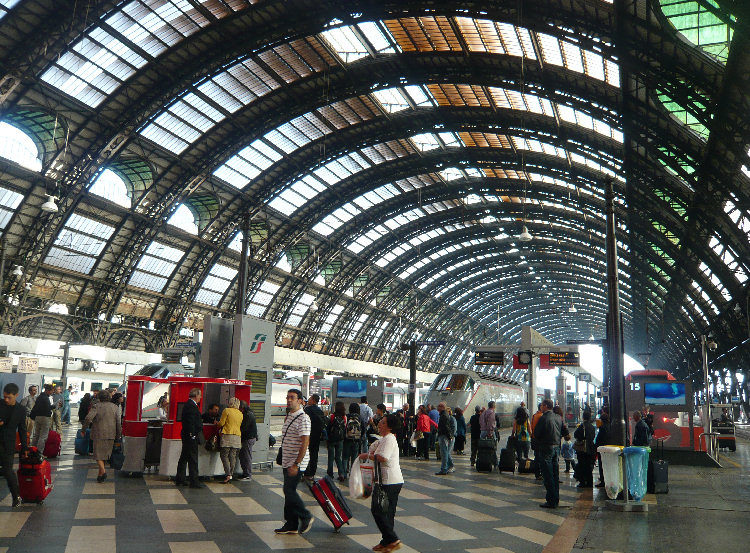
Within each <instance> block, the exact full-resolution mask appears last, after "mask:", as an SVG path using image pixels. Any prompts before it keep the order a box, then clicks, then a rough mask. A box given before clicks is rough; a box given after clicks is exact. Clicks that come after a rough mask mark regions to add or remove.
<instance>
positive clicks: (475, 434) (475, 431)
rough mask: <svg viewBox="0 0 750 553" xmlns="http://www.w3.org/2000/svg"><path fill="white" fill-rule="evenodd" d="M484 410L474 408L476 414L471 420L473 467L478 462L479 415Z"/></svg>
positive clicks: (477, 407)
mask: <svg viewBox="0 0 750 553" xmlns="http://www.w3.org/2000/svg"><path fill="white" fill-rule="evenodd" d="M481 412H482V408H481V407H479V405H476V406H475V407H474V414H473V415H472V416H471V417H470V418H469V432H470V433H471V466H472V467H473V466H474V463H476V461H477V450H478V449H479V433H480V432H481V430H480V429H479V414H480V413H481Z"/></svg>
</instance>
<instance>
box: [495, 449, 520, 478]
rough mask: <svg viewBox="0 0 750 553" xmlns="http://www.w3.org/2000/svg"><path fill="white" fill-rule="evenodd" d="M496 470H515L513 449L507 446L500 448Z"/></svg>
mask: <svg viewBox="0 0 750 553" xmlns="http://www.w3.org/2000/svg"><path fill="white" fill-rule="evenodd" d="M497 470H498V471H500V472H513V473H515V472H516V452H515V450H512V449H509V448H507V447H504V448H503V449H501V450H500V462H499V463H498V464H497Z"/></svg>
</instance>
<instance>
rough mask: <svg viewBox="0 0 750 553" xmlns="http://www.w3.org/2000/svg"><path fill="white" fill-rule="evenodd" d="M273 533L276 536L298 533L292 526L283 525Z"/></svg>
mask: <svg viewBox="0 0 750 553" xmlns="http://www.w3.org/2000/svg"><path fill="white" fill-rule="evenodd" d="M274 533H276V534H299V532H298V531H297V529H296V528H295V527H294V526H287V525H286V524H284V526H282V527H281V528H276V530H274Z"/></svg>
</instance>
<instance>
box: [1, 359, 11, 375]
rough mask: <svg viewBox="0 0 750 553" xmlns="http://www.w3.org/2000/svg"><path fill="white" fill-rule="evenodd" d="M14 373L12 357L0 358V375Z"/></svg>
mask: <svg viewBox="0 0 750 553" xmlns="http://www.w3.org/2000/svg"><path fill="white" fill-rule="evenodd" d="M12 372H13V359H11V358H10V357H0V373H12Z"/></svg>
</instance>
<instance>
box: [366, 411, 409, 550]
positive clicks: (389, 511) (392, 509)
mask: <svg viewBox="0 0 750 553" xmlns="http://www.w3.org/2000/svg"><path fill="white" fill-rule="evenodd" d="M401 424H402V423H401V418H400V417H399V416H398V415H395V414H391V415H386V416H384V417H383V418H382V419H380V422H379V423H378V433H379V434H380V435H381V436H382V437H381V438H380V439H379V440H377V441H376V442H374V443H373V444H372V445H371V446H370V451H369V453H362V454H361V455H360V456H359V458H360V460H362V461H364V460H367V459H373V460H375V474H376V481H375V484H374V486H373V489H372V505H371V507H370V512H372V517H373V518H374V519H375V524H377V525H378V530H380V534H381V536H382V539H381V540H380V543H379V544H378V545H376V546H375V547H373V548H372V550H373V551H383V552H384V553H390V552H391V551H395V550H396V549H398V548H399V547H401V540H399V539H398V536H397V535H396V532H395V531H394V529H393V524H394V518H395V516H396V505H397V504H398V494H399V493H400V492H401V488H402V486H403V485H404V478H403V476H402V475H401V465H400V464H399V453H398V440H397V439H396V435H395V432H397V431H398V429H399V428H401Z"/></svg>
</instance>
